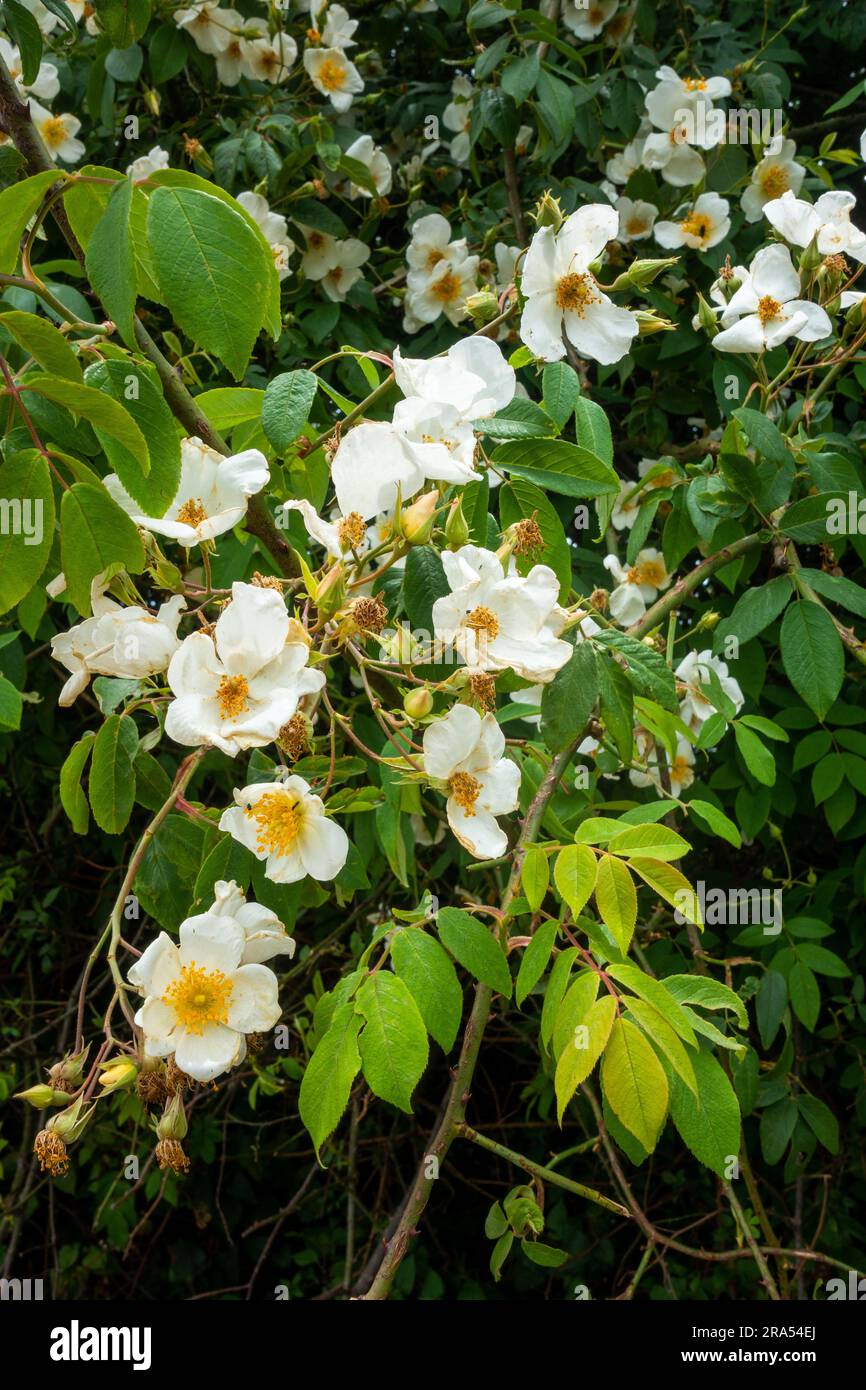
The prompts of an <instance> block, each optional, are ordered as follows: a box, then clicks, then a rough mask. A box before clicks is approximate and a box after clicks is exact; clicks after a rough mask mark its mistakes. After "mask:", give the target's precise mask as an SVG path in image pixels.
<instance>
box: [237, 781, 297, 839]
mask: <svg viewBox="0 0 866 1390" xmlns="http://www.w3.org/2000/svg"><path fill="white" fill-rule="evenodd" d="M246 814H247V815H248V816H249V818H250V820H254V821H255V822H256V824H257V826H258V827H259V832H258V836H257V839H256V846H257V848H258V849H259V850H261V851H263V852H265V853H267V854H288V853H289V851H290V850H291V849H292V847H293V846H294V844H295V841H296V840H297V838H298V836H299V835H300V833H301V826H302V825H303V823H304V812H303V808H302V807H301V804H300V802H299V801H298V800H297V799H296V798H295V797H294V796H293V795H292V794H291V792H286V791H273V792H265V794H264V796H262V797H260V798H259V800H258V801H257V802H256V804H255V806H247V808H246Z"/></svg>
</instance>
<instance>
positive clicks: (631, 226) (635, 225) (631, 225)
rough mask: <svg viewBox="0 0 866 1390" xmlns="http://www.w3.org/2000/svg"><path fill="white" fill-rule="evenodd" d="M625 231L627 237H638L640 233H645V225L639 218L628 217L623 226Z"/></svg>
mask: <svg viewBox="0 0 866 1390" xmlns="http://www.w3.org/2000/svg"><path fill="white" fill-rule="evenodd" d="M625 229H626V231H627V232H628V234H629V236H640V234H641V232H645V231H646V229H647V224H646V222H645V221H644V220H643V218H641V217H630V218H629V220H628V221H627V222H626V224H625Z"/></svg>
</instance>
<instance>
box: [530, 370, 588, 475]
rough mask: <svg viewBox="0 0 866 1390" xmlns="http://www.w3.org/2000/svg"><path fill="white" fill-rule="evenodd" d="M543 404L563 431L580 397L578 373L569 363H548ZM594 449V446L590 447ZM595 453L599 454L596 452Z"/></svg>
mask: <svg viewBox="0 0 866 1390" xmlns="http://www.w3.org/2000/svg"><path fill="white" fill-rule="evenodd" d="M541 390H542V393H543V397H544V399H543V401H542V404H543V406H544V409H545V410H546V411H547V414H548V415H549V416H550V418H551V419H552V420H553V422H554V424H555V425H556V426H557V427H558V428H559V429H562V428H563V427H564V426H565V425H566V424H567V422H568V417H569V416H570V415H571V413H572V411H573V410H574V407H575V405H576V403H577V398H578V396H579V395H580V380H579V378H578V375H577V372H576V371H575V370H574V368H573V367H570V366H569V365H568V363H567V362H548V364H547V366H546V367H545V369H544V371H543V372H542V375H541ZM578 442H580V443H582V442H583V441H582V440H581V441H578ZM588 447H589V448H590V449H592V445H591V444H590V445H589V446H588ZM594 452H596V453H597V452H598V450H595V451H594Z"/></svg>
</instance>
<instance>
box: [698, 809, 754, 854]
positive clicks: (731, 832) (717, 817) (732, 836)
mask: <svg viewBox="0 0 866 1390" xmlns="http://www.w3.org/2000/svg"><path fill="white" fill-rule="evenodd" d="M689 815H690V816H694V817H695V819H696V820H697V822H698V825H703V826H706V827H709V829H710V830H711V831H712V832H713V834H714V835H718V836H719V837H720V838H721V839H722V840H727V842H728V844H729V845H733V846H734V849H740V847H741V846H742V843H743V841H742V836H741V835H740V832H739V830H738V829H737V827H736V825H735V824H734V822H733V821H732V820H731V819H730V817H729V816H726V815H725V813H724V811H720V810H719V808H718V806H714V805H713V804H712V802H711V801H700V800H698V799H697V798H695V799H694V800H693V801H690V802H689Z"/></svg>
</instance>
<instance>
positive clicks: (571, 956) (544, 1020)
mask: <svg viewBox="0 0 866 1390" xmlns="http://www.w3.org/2000/svg"><path fill="white" fill-rule="evenodd" d="M577 957H578V950H577V947H576V946H566V947H565V949H564V950H562V951H560V952H559V954H558V956H557V957H556V960H555V961H554V962H553V968H552V969H551V972H550V975H549V977H548V980H547V988H546V989H545V991H544V1004H543V1005H542V1009H541V1029H540V1036H541V1041H542V1043H543V1045H544V1046H545V1047H549V1046H550V1040H551V1038H552V1037H553V1028H554V1025H555V1023H556V1018H557V1014H558V1013H559V1006H560V1004H561V1003H562V1000H563V996H564V995H565V991H566V989H567V988H568V981H569V977H570V975H571V971H572V967H573V966H574V963H575V961H576V960H577Z"/></svg>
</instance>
